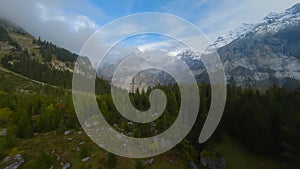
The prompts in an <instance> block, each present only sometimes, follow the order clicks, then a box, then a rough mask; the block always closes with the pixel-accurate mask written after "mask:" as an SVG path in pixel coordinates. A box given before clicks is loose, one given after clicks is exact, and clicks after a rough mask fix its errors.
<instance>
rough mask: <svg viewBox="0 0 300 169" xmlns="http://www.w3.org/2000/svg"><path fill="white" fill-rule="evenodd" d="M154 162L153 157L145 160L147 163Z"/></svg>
mask: <svg viewBox="0 0 300 169" xmlns="http://www.w3.org/2000/svg"><path fill="white" fill-rule="evenodd" d="M153 162H154V159H153V158H151V159H148V160H146V161H145V164H148V165H152V164H153Z"/></svg>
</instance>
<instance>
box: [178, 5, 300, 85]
mask: <svg viewBox="0 0 300 169" xmlns="http://www.w3.org/2000/svg"><path fill="white" fill-rule="evenodd" d="M213 50H217V52H218V54H219V55H220V58H221V60H222V62H223V64H224V68H225V73H226V77H227V82H228V83H229V84H231V85H235V86H241V87H255V88H258V89H262V90H264V89H266V88H267V87H269V86H270V85H273V84H275V85H278V86H280V87H285V88H296V87H299V86H300V60H299V59H300V3H299V4H296V5H294V6H293V7H292V8H289V9H287V10H285V11H284V12H282V13H278V14H275V13H270V14H269V15H268V16H266V17H265V18H264V20H263V21H262V22H260V23H257V24H252V25H251V24H244V25H243V26H242V27H240V28H238V29H236V30H235V31H231V32H230V33H229V35H227V36H225V37H220V38H218V39H217V40H216V41H215V43H213V44H211V45H210V46H208V48H207V50H206V52H205V53H195V52H192V51H189V50H186V51H183V52H182V53H180V54H178V56H177V57H178V58H180V59H182V60H184V61H185V62H186V63H187V64H188V65H189V66H190V68H191V69H192V70H193V72H194V73H195V75H196V77H197V80H198V81H201V82H209V79H208V76H207V73H206V72H205V68H204V66H203V64H202V62H201V59H200V58H201V57H204V56H205V55H208V54H210V53H212V51H213Z"/></svg>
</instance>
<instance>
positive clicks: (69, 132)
mask: <svg viewBox="0 0 300 169" xmlns="http://www.w3.org/2000/svg"><path fill="white" fill-rule="evenodd" d="M71 132H72V131H71V130H67V131H65V132H64V135H69V134H71Z"/></svg>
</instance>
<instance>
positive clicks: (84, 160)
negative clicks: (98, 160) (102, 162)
mask: <svg viewBox="0 0 300 169" xmlns="http://www.w3.org/2000/svg"><path fill="white" fill-rule="evenodd" d="M89 159H90V157H84V158H83V159H82V160H81V161H82V162H83V163H85V162H87V161H89Z"/></svg>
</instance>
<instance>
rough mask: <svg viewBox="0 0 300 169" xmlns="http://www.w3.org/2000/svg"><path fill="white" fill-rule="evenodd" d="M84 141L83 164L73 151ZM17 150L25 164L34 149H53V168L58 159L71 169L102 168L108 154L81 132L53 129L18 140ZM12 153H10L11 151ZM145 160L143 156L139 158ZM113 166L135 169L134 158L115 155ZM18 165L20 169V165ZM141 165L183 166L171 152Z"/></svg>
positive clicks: (155, 168)
mask: <svg viewBox="0 0 300 169" xmlns="http://www.w3.org/2000/svg"><path fill="white" fill-rule="evenodd" d="M67 138H72V141H68V140H67ZM82 141H83V142H85V143H87V144H88V145H89V146H90V147H91V158H90V160H89V161H88V162H86V163H83V162H81V159H80V158H79V152H77V151H76V148H77V147H81V145H80V142H82ZM16 147H17V148H18V151H17V152H18V153H20V152H21V153H22V154H23V155H24V158H25V163H24V164H23V165H22V166H23V167H24V166H25V165H26V163H28V162H30V160H32V159H35V158H36V155H37V152H38V150H40V149H43V150H44V151H46V152H48V153H49V154H51V152H52V151H53V150H55V153H54V154H51V156H52V157H53V158H56V156H55V154H56V153H58V154H59V155H60V156H61V157H62V159H61V160H60V161H59V162H58V163H57V164H56V165H55V166H54V169H56V168H61V166H60V164H59V163H60V162H64V163H66V162H70V163H71V164H72V167H71V168H72V169H84V168H89V169H98V168H105V167H104V166H105V162H106V160H107V155H108V153H107V152H106V151H105V150H103V149H101V148H99V147H98V146H97V145H95V144H94V143H93V142H92V141H91V140H90V139H89V138H88V137H87V136H86V134H85V133H84V132H83V133H81V134H78V131H73V132H72V133H71V134H69V135H67V136H65V135H63V134H58V133H56V132H49V133H47V134H45V133H41V134H38V135H36V136H34V137H33V138H31V139H18V140H17V146H16ZM11 155H13V154H11ZM170 158H171V159H172V160H173V161H175V162H176V164H175V165H173V164H170V163H169V162H168V160H167V159H170ZM141 160H142V161H145V160H147V159H141ZM117 161H118V162H117V166H116V168H117V169H122V168H128V169H131V168H135V160H134V159H128V158H123V157H117ZM23 167H21V168H23ZM145 168H149V169H172V168H174V169H186V168H187V167H186V165H185V162H184V161H183V160H182V159H180V158H178V157H175V155H174V152H172V151H169V152H167V153H164V154H162V155H160V156H156V157H154V163H153V164H152V165H145Z"/></svg>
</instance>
